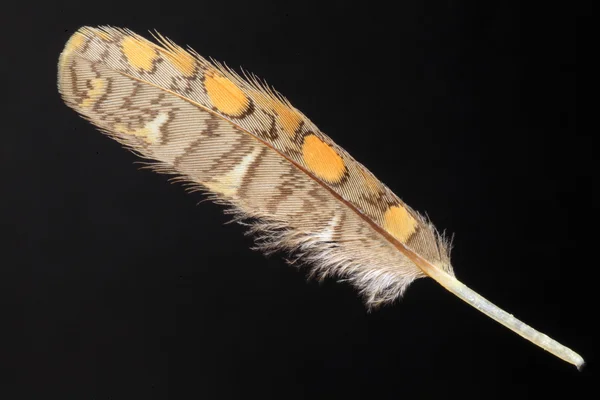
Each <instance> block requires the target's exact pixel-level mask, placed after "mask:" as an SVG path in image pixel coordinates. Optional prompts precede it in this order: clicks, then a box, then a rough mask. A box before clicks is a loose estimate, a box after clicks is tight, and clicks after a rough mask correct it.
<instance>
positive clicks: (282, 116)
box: [252, 91, 302, 136]
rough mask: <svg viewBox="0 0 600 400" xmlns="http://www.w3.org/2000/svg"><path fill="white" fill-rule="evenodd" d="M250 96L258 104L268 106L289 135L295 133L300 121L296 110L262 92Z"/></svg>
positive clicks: (300, 118)
mask: <svg viewBox="0 0 600 400" xmlns="http://www.w3.org/2000/svg"><path fill="white" fill-rule="evenodd" d="M252 96H253V97H254V98H255V99H256V102H257V103H258V104H259V105H260V106H262V107H265V108H269V109H271V110H273V112H275V115H276V116H277V118H278V119H279V123H280V124H281V127H282V128H283V131H284V132H285V133H287V134H288V135H290V136H293V135H294V134H295V133H296V130H297V129H298V127H299V126H300V123H301V122H302V116H300V114H299V113H298V112H297V111H296V110H294V109H293V108H291V107H290V106H288V105H286V104H284V103H283V102H281V101H280V100H278V99H276V98H273V97H271V96H269V95H267V94H264V93H262V92H258V91H257V92H254V93H253V95H252Z"/></svg>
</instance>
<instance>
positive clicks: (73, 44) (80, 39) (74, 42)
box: [58, 32, 86, 70]
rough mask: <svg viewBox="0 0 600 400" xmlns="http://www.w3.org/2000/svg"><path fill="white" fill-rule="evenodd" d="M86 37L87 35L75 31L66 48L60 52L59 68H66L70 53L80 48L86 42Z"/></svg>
mask: <svg viewBox="0 0 600 400" xmlns="http://www.w3.org/2000/svg"><path fill="white" fill-rule="evenodd" d="M85 39H86V38H85V36H84V35H83V34H81V33H80V32H75V33H74V34H73V35H71V37H70V38H69V40H68V41H67V44H65V48H64V50H63V51H62V53H61V54H60V58H59V61H58V66H59V69H61V70H62V69H64V68H65V65H66V62H67V59H68V58H69V55H70V54H71V53H72V52H74V51H77V50H80V49H81V48H82V47H83V45H84V43H85Z"/></svg>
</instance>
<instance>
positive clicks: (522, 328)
mask: <svg viewBox="0 0 600 400" xmlns="http://www.w3.org/2000/svg"><path fill="white" fill-rule="evenodd" d="M424 264H427V262H424ZM419 266H421V265H419ZM422 268H423V270H424V271H425V273H427V275H429V277H431V278H433V279H434V280H435V281H436V282H437V283H439V284H440V285H442V286H443V287H444V288H446V289H447V290H448V291H449V292H451V293H453V294H454V295H456V296H457V297H458V298H460V299H461V300H463V301H464V302H466V303H468V304H469V305H471V306H472V307H474V308H476V309H477V310H479V311H481V312H482V313H484V314H485V315H487V316H488V317H490V318H492V319H493V320H495V321H496V322H498V323H500V324H502V325H504V326H505V327H507V328H508V329H510V330H511V331H513V332H515V333H516V334H518V335H520V336H522V337H523V338H525V339H527V340H529V341H530V342H532V343H534V344H535V345H537V346H539V347H541V348H542V349H544V350H546V351H548V352H550V353H552V354H554V355H555V356H556V357H558V358H560V359H562V360H564V361H566V362H568V363H571V364H573V365H575V366H576V367H577V369H578V370H580V371H581V369H582V368H583V366H584V365H585V362H584V360H583V358H582V357H581V356H580V355H579V354H577V353H576V352H574V351H573V350H571V349H570V348H568V347H566V346H564V345H562V344H560V343H559V342H557V341H556V340H554V339H552V338H551V337H549V336H547V335H545V334H543V333H541V332H539V331H537V330H535V329H533V328H532V327H531V326H529V325H527V324H525V323H524V322H522V321H520V320H519V319H517V318H515V317H514V316H513V315H512V314H509V313H507V312H506V311H504V310H503V309H501V308H499V307H498V306H496V305H495V304H493V303H491V302H490V301H489V300H487V299H486V298H484V297H483V296H481V295H480V294H479V293H477V292H475V291H474V290H472V289H471V288H469V287H468V286H466V285H465V284H464V283H462V282H461V281H459V280H458V279H456V278H454V277H453V276H450V275H449V274H447V273H445V272H444V271H441V270H439V269H436V268H431V267H426V266H422Z"/></svg>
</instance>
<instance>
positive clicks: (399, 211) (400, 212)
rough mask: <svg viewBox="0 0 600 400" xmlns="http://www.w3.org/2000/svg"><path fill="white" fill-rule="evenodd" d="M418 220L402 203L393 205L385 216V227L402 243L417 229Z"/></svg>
mask: <svg viewBox="0 0 600 400" xmlns="http://www.w3.org/2000/svg"><path fill="white" fill-rule="evenodd" d="M417 225H418V224H417V221H416V220H415V219H414V218H413V217H412V216H411V215H410V214H409V213H408V211H406V208H404V207H402V206H401V205H397V206H391V207H390V208H388V209H387V211H386V212H385V215H384V216H383V228H384V229H385V230H386V231H387V232H388V233H389V234H390V235H392V236H393V237H395V238H396V239H398V240H399V241H400V242H402V243H406V241H407V240H408V239H409V238H410V237H411V236H412V234H413V233H415V231H416V230H417Z"/></svg>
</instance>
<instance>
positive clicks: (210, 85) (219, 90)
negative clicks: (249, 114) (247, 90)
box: [204, 72, 250, 117]
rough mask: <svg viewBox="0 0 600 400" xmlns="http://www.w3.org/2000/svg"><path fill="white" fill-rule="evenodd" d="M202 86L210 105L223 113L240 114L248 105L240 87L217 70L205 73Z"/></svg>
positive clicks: (233, 115)
mask: <svg viewBox="0 0 600 400" xmlns="http://www.w3.org/2000/svg"><path fill="white" fill-rule="evenodd" d="M204 87H205V88H206V93H207V94H208V97H209V98H210V101H211V103H212V105H213V106H215V108H216V109H217V110H218V111H220V112H222V113H223V114H227V115H229V116H232V117H235V116H240V115H242V114H243V113H244V112H245V111H246V110H247V109H248V107H249V106H250V100H249V99H248V97H247V96H246V95H245V94H244V92H243V91H242V89H240V88H239V87H237V86H236V84H235V83H233V82H231V81H230V80H229V79H227V78H225V77H224V76H222V75H220V74H219V73H217V72H207V73H206V75H205V80H204Z"/></svg>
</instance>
